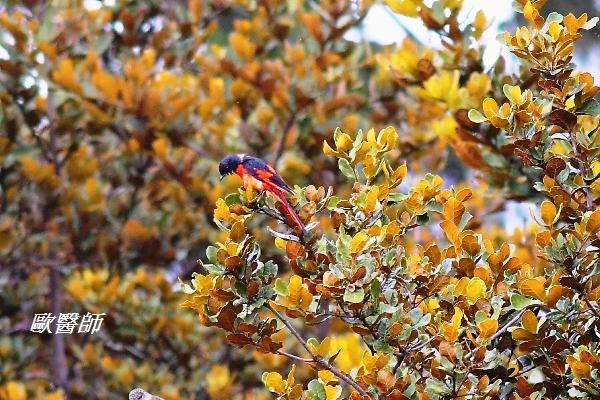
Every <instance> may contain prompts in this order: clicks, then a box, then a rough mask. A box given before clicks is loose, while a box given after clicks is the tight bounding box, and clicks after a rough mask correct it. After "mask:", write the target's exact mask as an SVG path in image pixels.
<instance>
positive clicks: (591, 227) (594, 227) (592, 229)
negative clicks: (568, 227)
mask: <svg viewBox="0 0 600 400" xmlns="http://www.w3.org/2000/svg"><path fill="white" fill-rule="evenodd" d="M585 229H586V230H587V231H588V232H589V233H592V234H594V233H596V232H597V231H598V230H599V229H600V208H598V209H596V210H595V211H594V212H592V214H591V215H590V217H589V218H588V220H587V224H586V225H585Z"/></svg>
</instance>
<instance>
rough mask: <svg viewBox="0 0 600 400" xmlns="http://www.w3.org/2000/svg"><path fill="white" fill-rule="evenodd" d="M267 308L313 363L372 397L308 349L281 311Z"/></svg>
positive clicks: (362, 393) (270, 307) (268, 306)
mask: <svg viewBox="0 0 600 400" xmlns="http://www.w3.org/2000/svg"><path fill="white" fill-rule="evenodd" d="M266 307H267V308H268V309H269V310H270V311H271V312H272V313H273V314H275V316H276V317H277V318H278V319H279V320H280V321H281V322H282V323H283V325H285V327H286V328H287V329H288V330H289V331H290V333H291V334H292V335H293V336H294V337H295V338H296V340H297V341H298V343H300V344H301V345H302V347H304V349H305V350H306V351H307V352H308V354H310V356H311V357H312V358H311V360H312V362H316V363H318V364H320V365H321V366H322V367H324V368H326V369H328V370H329V371H331V373H333V374H334V375H335V376H337V377H338V378H339V379H340V380H342V381H344V382H345V383H346V384H348V385H350V386H352V387H353V388H354V389H355V390H356V391H357V392H358V393H360V394H361V396H367V397H369V398H370V397H371V396H370V395H369V393H368V392H367V391H366V390H365V389H363V388H362V387H361V386H360V385H359V384H358V383H357V382H356V381H355V380H354V379H352V378H351V377H350V376H348V375H346V374H345V373H344V372H342V371H340V370H339V369H337V368H336V367H335V366H333V365H332V364H331V363H330V362H329V361H326V360H324V359H323V358H321V357H320V356H319V355H317V354H314V353H313V352H312V350H311V349H310V347H308V343H306V340H304V338H303V337H302V336H301V335H300V333H299V332H298V330H297V329H296V328H295V327H294V326H293V325H292V324H291V323H290V321H288V320H287V318H285V317H284V316H283V315H282V314H281V313H280V312H279V311H277V310H275V309H274V308H273V307H272V306H271V305H270V304H267V305H266Z"/></svg>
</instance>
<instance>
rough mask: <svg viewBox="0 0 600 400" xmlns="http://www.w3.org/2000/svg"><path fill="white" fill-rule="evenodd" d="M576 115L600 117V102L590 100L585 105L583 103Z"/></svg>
mask: <svg viewBox="0 0 600 400" xmlns="http://www.w3.org/2000/svg"><path fill="white" fill-rule="evenodd" d="M575 114H583V115H592V116H596V115H600V102H599V101H598V100H596V99H589V100H588V101H586V102H585V103H583V104H582V105H581V106H580V107H579V108H578V109H577V111H575Z"/></svg>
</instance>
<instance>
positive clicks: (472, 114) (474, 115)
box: [467, 108, 487, 124]
mask: <svg viewBox="0 0 600 400" xmlns="http://www.w3.org/2000/svg"><path fill="white" fill-rule="evenodd" d="M467 116H468V117H469V119H470V120H471V122H475V123H476V124H481V123H482V122H485V121H487V118H486V117H484V115H483V114H482V113H480V112H479V111H477V110H476V109H474V108H471V109H470V110H469V113H468V114H467Z"/></svg>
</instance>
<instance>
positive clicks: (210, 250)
mask: <svg viewBox="0 0 600 400" xmlns="http://www.w3.org/2000/svg"><path fill="white" fill-rule="evenodd" d="M206 257H207V258H208V262H211V263H215V264H216V263H217V248H216V247H215V246H208V247H207V248H206Z"/></svg>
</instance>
